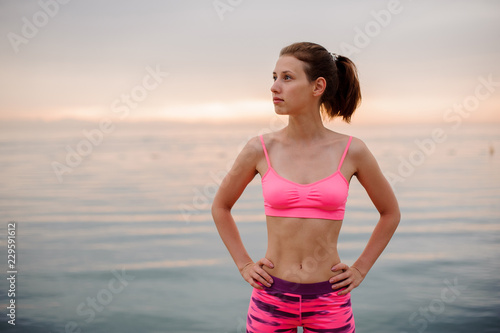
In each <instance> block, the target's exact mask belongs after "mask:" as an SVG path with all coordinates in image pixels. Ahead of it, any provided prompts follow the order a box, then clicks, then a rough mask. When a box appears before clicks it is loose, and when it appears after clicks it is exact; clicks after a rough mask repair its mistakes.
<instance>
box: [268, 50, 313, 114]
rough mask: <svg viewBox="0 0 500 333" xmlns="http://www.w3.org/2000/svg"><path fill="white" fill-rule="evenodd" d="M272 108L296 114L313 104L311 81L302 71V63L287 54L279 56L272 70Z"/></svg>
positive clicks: (278, 112)
mask: <svg viewBox="0 0 500 333" xmlns="http://www.w3.org/2000/svg"><path fill="white" fill-rule="evenodd" d="M273 79H274V83H273V85H272V86H271V92H272V93H273V103H274V110H275V112H276V113H277V114H283V115H285V114H286V115H290V114H293V115H296V114H300V113H301V112H306V111H308V110H309V109H310V108H311V106H314V103H315V100H314V99H313V86H314V84H313V83H312V82H309V80H308V79H307V76H306V73H305V72H304V63H303V62H302V61H300V60H298V59H297V58H295V57H293V56H289V55H284V56H281V57H280V58H279V59H278V61H277V62H276V67H275V69H274V72H273Z"/></svg>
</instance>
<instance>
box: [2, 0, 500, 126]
mask: <svg viewBox="0 0 500 333" xmlns="http://www.w3.org/2000/svg"><path fill="white" fill-rule="evenodd" d="M59 1H61V2H67V3H65V4H62V3H59V2H56V0H40V1H16V0H1V1H0V33H1V35H2V36H3V38H2V39H1V42H0V66H1V76H0V88H1V92H0V118H1V119H13V118H15V119H49V120H50V119H59V118H65V117H70V118H95V119H98V118H102V117H103V116H104V115H106V114H113V115H120V116H122V117H123V118H124V119H127V120H134V119H156V118H162V119H163V118H191V119H201V118H220V117H233V118H234V117H235V118H244V117H253V116H255V117H256V116H262V115H266V114H267V115H269V114H272V113H273V104H272V101H271V93H270V90H269V88H270V86H271V84H272V71H273V69H274V65H275V62H276V60H277V57H278V53H279V51H280V49H281V48H282V47H283V46H286V45H288V44H290V43H292V42H296V41H311V42H317V43H320V44H322V45H323V46H325V47H326V48H328V49H329V50H330V51H331V52H336V53H340V54H344V55H348V56H349V57H350V58H351V59H352V60H353V61H354V62H355V63H356V64H357V66H358V70H359V76H360V80H361V87H362V94H363V103H362V106H361V108H360V110H359V112H358V113H359V115H355V117H354V120H353V121H356V119H359V121H380V120H384V121H386V120H391V121H439V120H442V119H443V117H451V116H452V115H456V116H460V117H463V118H468V119H470V120H471V121H492V120H494V121H500V115H499V111H500V110H499V109H500V83H498V82H500V65H499V60H500V43H499V41H500V1H494V0H492V1H467V0H461V1H457V0H453V1H451V0H449V1H436V0H428V1H418V0H413V1H410V0H401V1H396V0H388V1H373V0H370V1H368V0H366V1H332V0H329V1H328V0H322V1H320V0H317V1H290V0H288V1H285V0H279V1H263V0H220V1H213V0H206V1H203V0H187V1H186V0H184V1H180V0H179V1H165V0H162V1H160V0H158V1H152V0H141V1H131V0H120V1H117V0H107V1H98V0H71V1H67V0H65V1H63V0H59ZM44 8H45V9H44ZM152 72H156V74H151V73H152ZM481 77H482V78H483V80H481V79H480V78H481ZM488 80H489V81H490V82H492V83H490V84H486V83H484V82H487V81H488ZM495 82H497V83H496V86H495ZM146 88H147V89H146ZM478 91H479V93H480V94H479V95H477V94H478ZM124 95H126V96H129V98H131V100H129V101H128V102H127V101H126V100H125V99H126V98H127V97H126V96H125V97H124ZM130 96H132V97H130ZM124 98H125V99H124ZM464 103H469V104H468V107H467V109H466V110H465V111H463V110H462V111H461V112H462V113H460V111H459V106H458V107H457V105H460V104H464ZM450 108H451V109H452V111H448V110H449V109H450ZM453 108H455V109H453Z"/></svg>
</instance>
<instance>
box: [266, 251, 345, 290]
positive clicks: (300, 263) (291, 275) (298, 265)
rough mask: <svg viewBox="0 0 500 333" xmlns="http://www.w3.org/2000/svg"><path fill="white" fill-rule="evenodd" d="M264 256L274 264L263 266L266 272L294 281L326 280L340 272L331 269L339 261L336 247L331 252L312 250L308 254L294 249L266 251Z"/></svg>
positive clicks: (312, 281)
mask: <svg viewBox="0 0 500 333" xmlns="http://www.w3.org/2000/svg"><path fill="white" fill-rule="evenodd" d="M266 258H267V259H269V260H270V261H271V262H272V263H273V265H274V268H269V267H267V266H264V267H263V269H264V270H265V271H266V272H267V273H269V274H271V275H273V276H275V277H278V278H280V279H283V280H286V281H290V282H294V283H316V282H322V281H328V280H329V279H330V278H331V277H332V276H335V275H337V274H339V273H340V272H332V270H331V268H332V267H333V266H335V265H336V264H338V263H339V262H340V258H339V256H338V253H337V251H336V249H335V251H331V252H326V251H325V252H319V251H318V252H313V253H310V255H304V254H298V253H297V252H296V251H290V253H279V254H278V253H273V252H272V251H268V252H267V253H266Z"/></svg>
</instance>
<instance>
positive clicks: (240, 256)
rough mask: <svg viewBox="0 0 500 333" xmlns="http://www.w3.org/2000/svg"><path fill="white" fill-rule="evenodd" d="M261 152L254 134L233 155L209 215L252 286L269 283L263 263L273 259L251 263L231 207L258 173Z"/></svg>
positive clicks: (265, 263) (270, 281) (242, 273)
mask: <svg viewBox="0 0 500 333" xmlns="http://www.w3.org/2000/svg"><path fill="white" fill-rule="evenodd" d="M263 156H264V153H263V150H262V146H261V145H260V141H259V139H258V138H257V137H255V138H253V139H251V140H250V141H249V142H248V143H247V144H246V146H245V147H244V148H243V150H242V151H241V153H240V154H239V155H238V157H237V158H236V160H235V162H234V164H233V166H232V168H231V170H230V171H229V173H228V174H227V175H226V177H224V179H223V180H222V183H221V185H220V187H219V190H218V191H217V194H216V195H215V198H214V201H213V203H212V216H213V219H214V222H215V225H216V227H217V231H218V232H219V235H220V237H221V238H222V241H223V242H224V244H225V245H226V247H227V249H228V251H229V253H230V254H231V257H232V258H233V260H234V262H235V264H236V266H237V267H238V269H239V271H240V273H241V275H242V276H243V278H244V279H245V280H246V281H247V282H248V283H250V285H252V286H253V287H255V288H259V289H262V286H260V285H259V284H258V283H257V281H258V282H260V283H262V284H265V285H267V286H270V283H272V278H271V277H270V276H269V274H267V273H266V272H265V271H264V270H263V269H262V265H266V266H269V267H270V268H272V266H273V265H272V263H271V262H270V261H269V260H267V259H265V258H263V259H261V260H259V261H258V262H256V263H254V262H253V261H252V258H250V256H249V255H248V252H247V251H246V249H245V247H244V246H243V242H242V241H241V237H240V233H239V231H238V228H237V226H236V223H235V221H234V219H233V216H232V215H231V209H232V207H233V205H234V204H235V203H236V201H237V200H238V199H239V197H240V196H241V194H242V193H243V191H244V190H245V188H246V186H247V185H248V183H250V182H251V181H252V179H253V178H254V177H255V175H256V174H257V164H258V163H259V161H261V160H262V157H263Z"/></svg>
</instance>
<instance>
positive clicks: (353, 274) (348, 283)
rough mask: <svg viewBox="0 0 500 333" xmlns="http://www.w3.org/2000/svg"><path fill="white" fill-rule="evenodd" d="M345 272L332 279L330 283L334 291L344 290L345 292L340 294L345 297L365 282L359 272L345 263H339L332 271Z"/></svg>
mask: <svg viewBox="0 0 500 333" xmlns="http://www.w3.org/2000/svg"><path fill="white" fill-rule="evenodd" d="M339 270H342V271H343V272H342V273H340V274H338V275H335V276H334V277H332V278H330V280H329V281H330V283H331V284H332V289H339V288H344V287H345V289H344V290H342V291H340V292H339V295H345V294H347V293H349V292H351V291H352V290H353V289H354V288H356V287H357V286H359V285H360V283H361V281H363V277H362V275H361V273H360V272H359V270H357V269H356V268H354V267H349V266H348V265H346V264H344V263H339V264H337V265H335V266H333V267H332V271H339Z"/></svg>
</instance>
